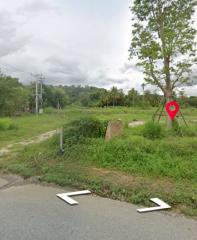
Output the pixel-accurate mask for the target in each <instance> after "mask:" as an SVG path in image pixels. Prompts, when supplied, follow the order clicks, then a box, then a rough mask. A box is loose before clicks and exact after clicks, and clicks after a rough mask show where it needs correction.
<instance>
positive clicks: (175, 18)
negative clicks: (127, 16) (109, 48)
mask: <svg viewBox="0 0 197 240" xmlns="http://www.w3.org/2000/svg"><path fill="white" fill-rule="evenodd" d="M131 11H132V13H133V30H132V40H131V47H130V50H129V51H130V58H132V57H134V56H137V58H138V59H139V63H138V64H139V65H141V66H143V69H144V75H145V81H146V82H147V83H149V84H151V85H154V86H157V87H158V88H160V89H161V90H162V92H163V93H164V95H165V97H166V99H170V98H172V95H173V90H174V89H175V88H176V87H177V86H180V85H182V84H186V83H188V82H189V81H190V73H191V67H192V65H193V64H194V63H196V61H197V60H196V56H195V35H196V30H195V29H194V28H193V20H192V14H193V13H194V1H192V0H152V1H150V0H134V3H133V6H132V7H131Z"/></svg>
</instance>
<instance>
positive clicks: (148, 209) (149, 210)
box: [137, 198, 171, 213]
mask: <svg viewBox="0 0 197 240" xmlns="http://www.w3.org/2000/svg"><path fill="white" fill-rule="evenodd" d="M150 200H151V201H152V202H154V203H156V204H157V205H159V206H158V207H150V208H141V209H137V211H138V212H140V213H144V212H152V211H159V210H163V209H169V208H171V206H170V205H168V204H167V203H165V202H164V201H162V200H161V199H159V198H151V199H150Z"/></svg>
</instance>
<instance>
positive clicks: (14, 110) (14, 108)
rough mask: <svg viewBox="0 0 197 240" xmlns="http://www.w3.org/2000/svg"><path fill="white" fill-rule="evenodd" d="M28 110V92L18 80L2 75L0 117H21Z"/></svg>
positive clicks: (0, 76)
mask: <svg viewBox="0 0 197 240" xmlns="http://www.w3.org/2000/svg"><path fill="white" fill-rule="evenodd" d="M27 108H28V92H27V90H26V89H25V87H24V86H23V85H22V84H21V83H19V81H18V79H16V78H12V77H9V76H4V75H0V116H14V115H21V113H22V112H24V111H25V110H26V109H27Z"/></svg>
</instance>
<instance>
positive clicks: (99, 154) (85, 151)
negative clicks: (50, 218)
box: [0, 108, 197, 216]
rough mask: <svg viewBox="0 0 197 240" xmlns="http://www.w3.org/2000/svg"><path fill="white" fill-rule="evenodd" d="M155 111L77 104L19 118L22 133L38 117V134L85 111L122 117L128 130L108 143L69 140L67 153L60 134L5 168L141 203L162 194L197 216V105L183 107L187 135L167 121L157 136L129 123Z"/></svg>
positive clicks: (5, 162) (5, 161)
mask: <svg viewBox="0 0 197 240" xmlns="http://www.w3.org/2000/svg"><path fill="white" fill-rule="evenodd" d="M153 112H154V109H148V110H144V109H137V108H136V109H135V108H134V109H132V108H109V109H96V108H94V109H84V108H72V109H66V110H65V111H61V112H59V113H56V114H54V113H51V114H50V115H49V114H45V115H43V116H41V117H40V116H37V119H36V120H35V119H34V118H36V116H34V117H33V116H31V117H24V118H21V119H18V123H19V120H20V121H21V122H23V121H24V124H21V122H20V123H19V124H18V125H19V126H20V127H19V129H20V137H21V138H22V137H24V135H25V137H26V136H27V134H30V135H31V134H32V133H28V131H29V130H28V129H30V126H31V124H32V122H33V123H34V125H35V127H34V131H35V132H37V133H38V132H43V131H44V130H52V129H53V128H54V127H57V126H58V125H62V124H63V123H68V122H70V121H72V120H74V119H77V118H79V117H81V116H86V117H97V119H100V120H112V119H113V120H114V119H120V118H121V119H122V120H123V121H124V123H125V130H124V134H123V135H122V136H121V137H119V138H114V139H113V140H111V141H108V142H105V141H104V139H102V138H91V139H89V138H85V139H84V141H80V142H78V143H77V142H75V144H70V145H65V153H64V155H61V154H60V153H59V148H58V138H57V137H54V138H53V139H50V140H47V141H46V142H43V143H41V144H39V145H36V144H34V145H31V146H27V147H24V149H22V150H20V151H19V152H18V153H13V154H12V155H10V156H7V157H6V158H5V157H4V158H1V159H0V168H1V169H2V171H5V172H7V171H8V172H13V173H18V174H21V175H23V176H24V177H31V176H35V175H36V176H39V179H40V180H42V181H48V182H55V183H56V184H59V185H61V186H66V185H70V186H73V187H77V188H80V189H83V188H89V189H90V190H92V191H93V192H95V193H97V194H99V195H101V196H105V197H110V198H114V199H119V200H125V201H128V202H132V203H136V204H144V205H147V206H149V205H150V203H149V199H150V198H151V197H159V198H161V199H163V200H164V201H166V202H168V203H169V204H171V205H172V206H173V209H174V210H176V211H178V212H182V213H184V214H187V215H191V216H197V148H196V146H197V124H196V123H195V122H190V120H195V119H197V110H192V111H191V110H185V111H183V112H184V115H185V118H186V120H187V121H188V122H189V126H190V127H189V128H186V127H183V128H182V133H183V136H180V135H179V134H177V133H176V132H173V131H171V130H170V131H167V130H166V129H165V123H164V122H163V123H162V136H161V138H156V139H153V140H152V139H150V138H147V137H144V136H143V131H144V129H143V128H144V127H143V126H138V127H135V128H128V127H127V126H126V125H127V123H128V122H130V121H132V120H134V119H137V120H145V121H149V120H150V119H151V117H152V113H153ZM29 118H30V119H31V121H30V122H29V123H27V119H29ZM38 118H39V120H38ZM163 121H164V119H163ZM44 122H47V124H46V126H45V129H44ZM41 123H42V124H43V125H42V126H43V127H40V124H41ZM23 128H25V129H23ZM23 133H24V135H23ZM8 134H10V133H8ZM34 134H35V133H34ZM10 138H11V137H10Z"/></svg>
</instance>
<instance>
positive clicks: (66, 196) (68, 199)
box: [56, 190, 91, 205]
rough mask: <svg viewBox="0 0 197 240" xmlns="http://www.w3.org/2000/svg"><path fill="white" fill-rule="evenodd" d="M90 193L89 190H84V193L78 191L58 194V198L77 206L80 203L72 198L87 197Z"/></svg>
mask: <svg viewBox="0 0 197 240" xmlns="http://www.w3.org/2000/svg"><path fill="white" fill-rule="evenodd" d="M90 193H91V192H90V191H89V190H84V191H77V192H69V193H60V194H56V196H57V197H59V198H61V199H62V200H64V201H65V202H67V203H69V204H70V205H77V204H79V203H78V202H77V201H75V200H74V199H72V198H71V196H78V195H85V194H90Z"/></svg>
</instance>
